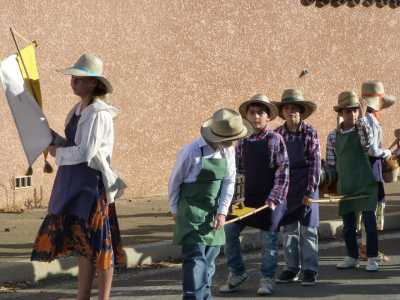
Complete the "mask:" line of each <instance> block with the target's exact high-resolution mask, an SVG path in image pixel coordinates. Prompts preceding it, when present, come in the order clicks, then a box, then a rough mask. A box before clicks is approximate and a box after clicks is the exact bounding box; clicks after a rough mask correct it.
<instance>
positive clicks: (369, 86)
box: [361, 80, 397, 111]
mask: <svg viewBox="0 0 400 300" xmlns="http://www.w3.org/2000/svg"><path fill="white" fill-rule="evenodd" d="M361 96H362V97H363V98H364V99H365V100H367V103H368V107H370V108H372V109H373V110H376V111H379V110H381V109H385V108H388V107H390V106H392V105H393V104H394V103H395V102H396V100H397V97H395V96H389V95H385V89H384V87H383V83H382V81H379V80H369V81H366V82H364V83H363V84H362V86H361Z"/></svg>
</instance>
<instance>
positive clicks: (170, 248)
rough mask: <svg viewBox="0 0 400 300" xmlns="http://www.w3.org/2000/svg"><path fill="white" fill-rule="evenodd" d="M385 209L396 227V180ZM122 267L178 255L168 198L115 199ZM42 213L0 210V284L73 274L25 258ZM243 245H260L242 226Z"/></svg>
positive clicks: (333, 209)
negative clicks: (3, 211) (16, 212)
mask: <svg viewBox="0 0 400 300" xmlns="http://www.w3.org/2000/svg"><path fill="white" fill-rule="evenodd" d="M386 193H387V210H386V212H387V213H386V218H385V229H387V230H391V229H400V184H390V185H387V186H386ZM117 212H118V217H119V223H120V229H121V236H122V241H123V246H124V251H125V255H126V267H127V268H134V267H136V266H138V265H143V264H151V263H155V262H160V261H166V260H172V259H179V257H180V249H179V247H176V246H174V245H172V244H171V237H172V230H173V223H172V219H171V217H170V216H169V214H168V205H167V199H166V198H165V197H154V198H149V199H138V200H121V201H119V202H117ZM45 214H46V210H45V209H37V210H33V211H27V212H24V213H22V214H7V213H1V214H0V284H1V283H4V282H10V281H11V282H15V281H30V282H36V281H38V280H42V279H46V278H51V277H53V276H58V275H65V274H69V275H72V276H76V275H77V267H76V259H75V258H73V257H71V258H66V259H61V260H56V261H53V262H51V263H42V262H31V261H30V260H29V257H30V253H31V249H32V243H33V240H34V238H35V236H36V233H37V230H38V228H39V226H40V224H41V222H42V220H43V217H44V216H45ZM320 215H321V225H320V232H319V233H320V239H321V240H326V239H333V238H336V237H337V236H338V235H339V234H340V232H341V224H342V222H341V221H340V219H339V217H338V215H337V206H336V205H334V204H326V205H321V208H320ZM242 238H243V240H242V246H243V248H244V249H245V250H252V249H256V248H259V246H260V241H259V238H258V231H257V230H253V229H250V230H246V231H245V232H244V234H243V237H242Z"/></svg>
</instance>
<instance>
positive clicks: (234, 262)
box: [225, 223, 278, 278]
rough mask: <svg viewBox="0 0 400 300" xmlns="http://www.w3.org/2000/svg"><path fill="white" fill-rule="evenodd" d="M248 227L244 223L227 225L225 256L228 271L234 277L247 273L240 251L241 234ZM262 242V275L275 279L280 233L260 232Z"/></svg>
mask: <svg viewBox="0 0 400 300" xmlns="http://www.w3.org/2000/svg"><path fill="white" fill-rule="evenodd" d="M245 227H246V226H245V225H244V224H242V223H231V224H228V225H225V235H226V244H225V256H226V259H227V264H228V269H229V272H231V273H232V274H234V275H241V274H243V273H244V272H245V271H246V268H245V266H244V262H243V258H242V253H241V249H240V240H239V237H240V233H241V232H242V230H243V229H244V228H245ZM260 235H261V241H262V258H261V275H262V276H263V277H268V278H274V277H275V272H276V268H277V265H278V249H277V248H278V241H277V240H278V233H277V232H275V231H265V230H260Z"/></svg>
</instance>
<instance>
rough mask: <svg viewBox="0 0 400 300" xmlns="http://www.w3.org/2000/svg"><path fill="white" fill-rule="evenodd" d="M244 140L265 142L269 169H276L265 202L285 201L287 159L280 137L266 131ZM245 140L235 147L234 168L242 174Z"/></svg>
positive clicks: (287, 174) (287, 177)
mask: <svg viewBox="0 0 400 300" xmlns="http://www.w3.org/2000/svg"><path fill="white" fill-rule="evenodd" d="M245 140H248V141H261V140H266V141H267V149H266V151H268V153H270V159H269V160H270V167H271V168H276V171H275V179H274V186H273V188H272V190H271V192H270V194H269V195H268V198H267V199H265V200H266V202H272V203H274V204H279V203H281V202H284V201H286V195H287V191H288V187H289V157H288V155H287V151H286V146H285V143H284V141H283V138H282V136H281V135H279V134H278V133H276V132H274V131H272V130H268V129H267V130H264V131H262V132H260V133H258V134H253V135H251V136H250V137H248V138H247V139H245ZM245 140H241V141H239V143H238V144H237V146H236V167H237V172H238V173H243V143H244V141H245Z"/></svg>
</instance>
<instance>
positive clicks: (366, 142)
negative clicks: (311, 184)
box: [326, 117, 372, 167]
mask: <svg viewBox="0 0 400 300" xmlns="http://www.w3.org/2000/svg"><path fill="white" fill-rule="evenodd" d="M337 130H338V129H334V130H332V131H331V132H330V133H329V135H328V137H327V141H326V163H327V165H328V166H331V167H336V149H335V147H336V133H337ZM339 130H341V131H342V132H343V130H342V129H341V128H340V129H339ZM353 130H357V133H358V135H359V136H360V143H361V146H362V148H363V150H364V151H365V152H368V149H369V148H370V147H371V143H372V131H371V128H370V127H369V125H368V122H367V120H366V118H365V117H364V118H360V119H358V120H357V121H356V124H355V126H354V127H353V128H352V129H350V130H348V131H346V132H351V131H353Z"/></svg>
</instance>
